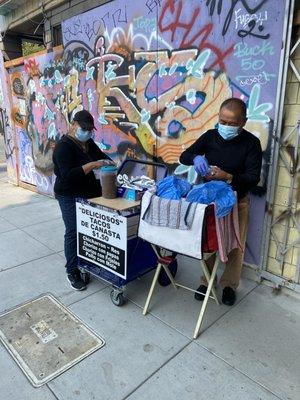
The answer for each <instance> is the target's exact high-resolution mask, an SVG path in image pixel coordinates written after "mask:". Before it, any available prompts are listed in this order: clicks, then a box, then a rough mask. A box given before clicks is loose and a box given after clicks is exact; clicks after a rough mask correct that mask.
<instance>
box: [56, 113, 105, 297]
mask: <svg viewBox="0 0 300 400" xmlns="http://www.w3.org/2000/svg"><path fill="white" fill-rule="evenodd" d="M94 129H95V126H94V118H93V117H92V115H91V114H90V113H89V112H88V111H86V110H82V111H79V112H77V113H76V114H75V116H74V118H73V121H72V123H71V127H70V131H69V134H68V135H64V136H63V137H62V138H61V139H60V141H59V142H58V143H57V145H56V147H55V149H54V152H53V163H54V173H55V175H56V181H55V184H54V193H55V198H56V199H57V200H58V202H59V206H60V209H61V213H62V218H63V221H64V224H65V229H66V230H65V242H64V250H65V257H66V261H67V262H66V270H67V278H68V280H69V282H70V284H71V286H72V288H73V289H75V290H83V289H85V284H84V282H83V280H82V279H81V276H80V272H79V270H78V265H77V248H76V245H77V241H76V207H75V199H76V197H82V198H93V197H98V196H101V186H100V182H99V180H97V179H96V177H95V175H94V172H93V169H96V168H99V167H101V166H103V165H107V164H113V161H111V160H110V158H109V157H108V156H107V155H106V154H104V153H103V152H102V151H101V150H100V149H99V147H98V146H97V145H96V143H95V142H94V141H93V139H92V135H93V130H94Z"/></svg>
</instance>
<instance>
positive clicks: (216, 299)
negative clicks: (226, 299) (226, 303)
mask: <svg viewBox="0 0 300 400" xmlns="http://www.w3.org/2000/svg"><path fill="white" fill-rule="evenodd" d="M200 264H201V266H202V269H203V272H204V275H205V278H206V282H209V280H210V273H209V270H208V268H207V266H206V263H205V261H204V260H200ZM211 293H212V295H213V298H214V299H215V301H216V303H217V304H218V305H220V303H219V300H218V296H217V292H216V289H215V286H214V284H213V285H212V288H211Z"/></svg>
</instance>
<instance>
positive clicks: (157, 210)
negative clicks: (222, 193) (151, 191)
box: [143, 195, 197, 230]
mask: <svg viewBox="0 0 300 400" xmlns="http://www.w3.org/2000/svg"><path fill="white" fill-rule="evenodd" d="M196 206H197V204H196V203H190V202H188V201H185V200H170V199H164V198H162V197H158V196H155V195H153V196H152V197H151V201H150V204H149V206H148V208H147V209H146V211H145V213H144V215H143V219H144V221H145V222H147V223H148V224H150V225H156V226H166V227H168V228H173V229H182V230H187V229H190V228H191V226H192V223H193V220H194V215H195V211H196Z"/></svg>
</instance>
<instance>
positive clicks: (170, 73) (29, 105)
mask: <svg viewBox="0 0 300 400" xmlns="http://www.w3.org/2000/svg"><path fill="white" fill-rule="evenodd" d="M284 18H285V1H276V2H274V1H273V0H261V1H258V0H236V1H231V2H230V1H222V0H140V1H130V2H128V1H124V0H114V1H112V2H110V3H108V4H105V5H102V6H100V7H98V8H96V9H93V10H91V11H89V12H86V13H84V14H81V15H78V16H76V17H73V18H71V19H69V20H67V21H65V22H64V23H63V25H62V31H63V41H64V46H63V49H62V50H61V51H57V52H54V53H50V54H49V53H48V54H45V55H42V56H37V57H32V58H30V59H27V60H26V61H25V62H24V65H22V66H20V67H18V68H13V69H11V70H10V71H9V73H10V82H11V90H12V95H13V100H12V118H13V123H14V126H15V133H16V138H17V143H18V148H19V156H18V164H19V178H20V179H21V180H24V181H26V182H29V183H33V184H36V185H37V187H38V190H39V191H40V192H43V193H51V191H52V188H53V181H54V179H53V170H52V161H51V157H52V152H53V146H54V144H55V142H56V141H57V140H58V138H59V137H60V136H61V135H62V134H64V133H66V132H67V131H68V123H69V121H70V119H71V117H72V115H73V113H74V112H76V111H77V110H79V109H81V108H86V109H88V110H90V112H91V113H92V114H93V115H94V117H95V120H96V127H97V132H96V136H95V139H96V141H97V142H98V144H99V146H100V147H101V148H102V149H103V150H105V151H107V152H108V153H109V154H110V155H111V156H112V157H113V158H114V159H117V160H121V159H123V158H124V157H126V156H128V155H129V156H135V157H137V158H149V157H152V156H153V155H155V156H157V157H158V158H159V159H160V160H162V161H164V162H165V163H167V164H168V165H169V168H170V170H171V171H175V173H176V174H177V175H179V176H188V178H189V180H191V181H193V180H195V172H194V169H193V168H188V167H185V166H181V165H178V158H179V155H180V154H181V152H182V151H183V150H184V149H185V148H186V147H188V146H189V145H191V144H192V143H193V142H194V141H195V140H196V139H197V138H198V137H199V136H200V135H201V134H202V133H203V132H205V131H206V130H207V129H209V128H212V127H214V126H215V124H216V123H217V121H218V110H219V107H220V104H221V103H222V102H223V101H224V100H225V99H226V98H228V97H232V96H234V97H240V98H242V99H243V100H244V101H245V102H247V105H248V123H247V126H246V128H248V129H249V130H250V131H251V132H253V133H254V134H256V135H257V136H258V137H259V138H260V140H261V143H262V147H263V150H264V151H265V160H267V159H268V154H269V146H270V139H271V135H270V131H271V128H272V121H273V120H274V113H275V108H274V106H275V102H276V88H277V82H278V78H279V76H278V73H279V64H280V53H281V47H282V35H283V24H284ZM266 173H267V171H266V163H265V165H264V168H263V171H262V180H261V187H262V188H264V187H265V177H266ZM262 191H263V189H262V190H261V191H260V192H262ZM264 207H265V198H264V196H262V197H255V198H254V200H253V209H254V210H255V211H252V218H251V221H252V222H251V224H250V228H249V229H250V230H249V232H250V234H249V238H248V261H249V262H253V263H254V264H259V262H260V258H259V247H260V243H261V235H262V224H263V221H262V219H263V218H262V217H263V215H264Z"/></svg>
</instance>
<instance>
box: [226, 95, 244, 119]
mask: <svg viewBox="0 0 300 400" xmlns="http://www.w3.org/2000/svg"><path fill="white" fill-rule="evenodd" d="M222 108H227V110H230V111H236V110H239V111H240V113H241V115H242V116H243V118H245V119H246V118H247V106H246V104H245V102H244V101H243V100H241V99H238V98H236V97H232V98H231V99H227V100H225V101H223V103H222V104H221V107H220V110H221V109H222Z"/></svg>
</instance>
